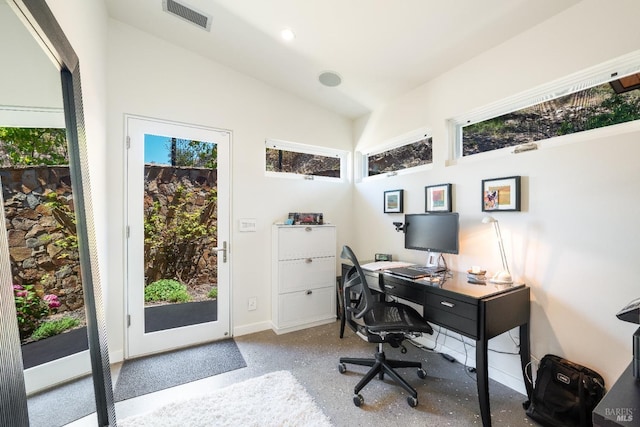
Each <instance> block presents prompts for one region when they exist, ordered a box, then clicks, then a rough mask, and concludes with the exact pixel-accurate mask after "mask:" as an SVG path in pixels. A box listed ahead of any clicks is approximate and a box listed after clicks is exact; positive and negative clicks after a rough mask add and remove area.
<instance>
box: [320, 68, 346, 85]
mask: <svg viewBox="0 0 640 427" xmlns="http://www.w3.org/2000/svg"><path fill="white" fill-rule="evenodd" d="M318 80H319V81H320V83H322V84H323V85H325V86H328V87H336V86H338V85H339V84H340V83H342V77H340V76H339V75H338V73H336V72H335V71H325V72H323V73H321V74H320V75H319V76H318Z"/></svg>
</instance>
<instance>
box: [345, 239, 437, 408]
mask: <svg viewBox="0 0 640 427" xmlns="http://www.w3.org/2000/svg"><path fill="white" fill-rule="evenodd" d="M341 257H342V258H346V259H348V260H349V261H351V263H352V264H353V267H351V269H350V270H349V272H348V273H347V275H346V277H345V278H344V282H343V283H344V286H343V291H342V296H343V298H342V301H343V304H344V313H343V316H344V317H345V318H346V321H347V323H348V324H349V326H350V327H351V328H352V329H353V330H354V331H355V332H356V333H357V334H358V335H359V336H360V337H362V338H363V339H365V340H367V341H368V342H370V343H376V344H378V351H377V352H376V354H375V359H362V358H351V357H341V358H340V364H339V365H338V370H339V371H340V373H341V374H344V373H345V372H346V371H347V368H346V366H345V364H346V363H351V364H354V365H361V366H371V369H370V370H369V372H367V374H366V375H365V376H364V377H363V378H362V379H361V380H360V382H359V383H358V384H357V385H356V386H355V388H354V392H353V394H354V396H353V403H354V404H355V405H356V406H360V405H362V404H363V403H364V399H363V397H362V395H361V394H360V390H362V389H363V388H364V386H366V385H367V384H368V383H369V382H370V381H371V380H372V379H373V378H374V377H375V376H376V375H378V377H379V379H381V380H383V379H384V375H385V374H387V375H389V376H390V377H391V378H392V379H393V380H394V381H395V382H396V383H398V384H399V385H400V386H402V388H404V389H405V390H406V391H407V392H408V393H409V394H410V395H411V396H409V397H408V398H407V402H408V403H409V406H411V407H416V406H417V405H418V392H416V390H415V389H414V388H413V387H411V385H409V383H408V382H406V381H405V380H404V379H403V378H402V377H401V376H400V375H398V373H397V372H396V371H395V370H394V369H395V368H418V377H420V378H421V379H424V378H426V376H427V373H426V372H425V371H424V369H422V364H421V363H420V362H410V361H404V360H390V359H387V358H386V357H385V354H384V350H383V348H382V345H383V344H384V343H389V344H390V345H391V346H392V347H394V348H398V347H401V348H402V353H406V351H407V350H406V348H404V346H402V341H404V340H405V339H407V338H414V337H417V336H420V335H422V333H428V334H432V333H433V329H431V326H429V324H428V323H427V321H426V320H425V319H424V318H423V317H422V316H421V315H420V314H419V313H418V312H417V311H416V310H414V309H413V308H412V307H410V306H408V305H405V304H401V303H398V302H389V301H384V300H380V299H379V298H376V297H375V296H374V295H373V294H372V293H371V290H370V289H369V287H368V286H367V281H366V278H365V275H364V273H363V272H362V268H361V267H360V264H359V263H358V259H357V258H356V256H355V255H354V253H353V251H352V250H351V248H350V247H349V246H344V247H343V248H342V255H341ZM340 338H342V330H341V334H340Z"/></svg>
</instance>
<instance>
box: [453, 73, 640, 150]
mask: <svg viewBox="0 0 640 427" xmlns="http://www.w3.org/2000/svg"><path fill="white" fill-rule="evenodd" d="M638 119H640V89H634V90H631V91H627V92H624V93H616V91H615V90H614V89H613V87H612V85H611V84H609V83H604V84H600V85H598V86H594V87H591V88H588V89H584V90H581V91H578V92H575V93H572V94H570V95H565V96H562V97H559V98H556V99H553V100H550V101H546V102H542V103H539V104H536V105H533V106H531V107H527V108H523V109H520V110H517V111H513V112H511V113H507V114H503V115H501V116H498V117H495V118H492V119H489V120H484V121H481V122H479V123H475V124H472V125H468V126H464V127H463V128H462V146H463V156H468V155H471V154H476V153H483V152H485V151H491V150H496V149H499V148H504V147H513V146H516V145H519V144H524V143H528V142H535V141H540V140H543V139H548V138H553V137H555V136H561V135H568V134H571V133H576V132H582V131H586V130H590V129H597V128H601V127H605V126H612V125H616V124H618V123H624V122H628V121H632V120H638Z"/></svg>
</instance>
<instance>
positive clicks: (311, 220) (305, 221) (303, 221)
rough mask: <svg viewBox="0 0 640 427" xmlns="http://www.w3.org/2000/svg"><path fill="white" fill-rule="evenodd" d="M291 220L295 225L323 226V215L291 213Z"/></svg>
mask: <svg viewBox="0 0 640 427" xmlns="http://www.w3.org/2000/svg"><path fill="white" fill-rule="evenodd" d="M289 219H290V220H291V221H290V222H291V224H293V225H322V224H323V216H322V214H321V213H307V212H289Z"/></svg>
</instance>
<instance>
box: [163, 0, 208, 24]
mask: <svg viewBox="0 0 640 427" xmlns="http://www.w3.org/2000/svg"><path fill="white" fill-rule="evenodd" d="M162 10H164V11H165V12H169V13H171V14H173V15H175V16H177V17H179V18H182V19H184V20H185V21H188V22H191V23H192V24H195V25H197V26H198V27H200V28H202V29H203V30H207V31H209V30H211V17H210V16H208V15H205V14H204V13H202V12H198V11H196V10H195V9H193V8H192V7H191V6H187V5H186V4H184V3H178V2H177V1H174V0H162Z"/></svg>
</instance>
